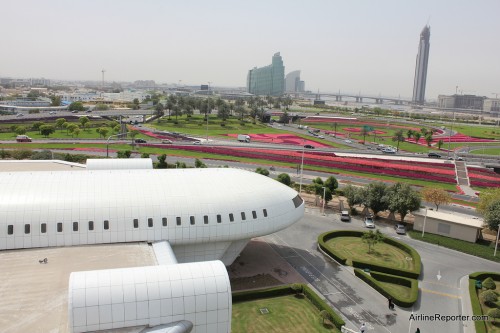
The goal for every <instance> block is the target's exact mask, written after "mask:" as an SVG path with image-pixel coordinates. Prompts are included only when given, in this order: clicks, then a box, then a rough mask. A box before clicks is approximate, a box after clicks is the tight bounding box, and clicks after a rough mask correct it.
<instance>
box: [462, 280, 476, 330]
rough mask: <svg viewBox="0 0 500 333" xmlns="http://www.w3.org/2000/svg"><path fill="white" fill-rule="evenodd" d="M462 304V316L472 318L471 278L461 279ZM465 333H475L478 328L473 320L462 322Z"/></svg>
mask: <svg viewBox="0 0 500 333" xmlns="http://www.w3.org/2000/svg"><path fill="white" fill-rule="evenodd" d="M460 303H461V304H462V316H469V318H471V317H472V315H473V314H472V304H471V301H470V295H469V276H468V275H465V276H464V277H462V278H461V279H460ZM462 325H463V329H464V333H475V332H476V328H475V326H474V322H473V321H472V320H468V321H463V322H462Z"/></svg>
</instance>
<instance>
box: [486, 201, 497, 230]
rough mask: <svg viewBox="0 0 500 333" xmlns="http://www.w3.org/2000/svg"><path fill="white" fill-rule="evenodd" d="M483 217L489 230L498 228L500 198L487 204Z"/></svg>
mask: <svg viewBox="0 0 500 333" xmlns="http://www.w3.org/2000/svg"><path fill="white" fill-rule="evenodd" d="M483 217H484V223H486V224H487V225H488V228H489V229H490V230H495V231H496V230H498V228H499V227H500V199H499V200H497V201H494V202H493V203H492V204H491V205H489V206H488V209H487V210H486V211H485V212H484V214H483Z"/></svg>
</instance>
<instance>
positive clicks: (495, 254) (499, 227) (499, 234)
mask: <svg viewBox="0 0 500 333" xmlns="http://www.w3.org/2000/svg"><path fill="white" fill-rule="evenodd" d="M498 236H500V225H499V226H498V231H497V241H496V242H495V252H494V253H493V257H496V256H497V247H498Z"/></svg>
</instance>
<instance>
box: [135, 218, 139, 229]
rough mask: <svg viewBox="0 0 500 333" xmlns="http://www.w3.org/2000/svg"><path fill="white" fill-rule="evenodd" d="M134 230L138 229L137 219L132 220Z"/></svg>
mask: <svg viewBox="0 0 500 333" xmlns="http://www.w3.org/2000/svg"><path fill="white" fill-rule="evenodd" d="M134 228H135V229H137V228H139V220H138V219H134Z"/></svg>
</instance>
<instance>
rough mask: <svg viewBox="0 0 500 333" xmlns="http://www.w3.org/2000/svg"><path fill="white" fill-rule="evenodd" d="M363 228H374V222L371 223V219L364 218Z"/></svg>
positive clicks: (369, 217) (368, 217)
mask: <svg viewBox="0 0 500 333" xmlns="http://www.w3.org/2000/svg"><path fill="white" fill-rule="evenodd" d="M365 227H367V228H372V229H373V228H375V222H373V217H371V216H367V217H365Z"/></svg>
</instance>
